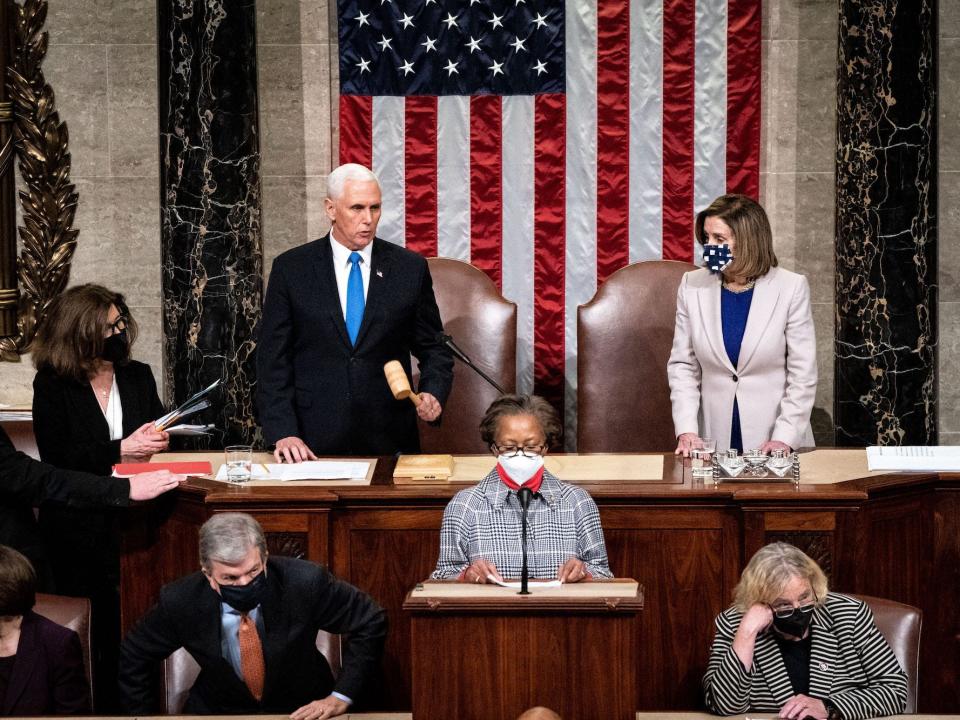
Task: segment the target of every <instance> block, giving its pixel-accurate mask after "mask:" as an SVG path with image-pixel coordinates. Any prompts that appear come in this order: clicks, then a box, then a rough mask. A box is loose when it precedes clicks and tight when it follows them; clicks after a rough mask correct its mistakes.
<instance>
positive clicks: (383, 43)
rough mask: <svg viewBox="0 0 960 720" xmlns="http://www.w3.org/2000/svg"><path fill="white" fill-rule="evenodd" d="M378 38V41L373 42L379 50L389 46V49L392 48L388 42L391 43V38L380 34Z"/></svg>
mask: <svg viewBox="0 0 960 720" xmlns="http://www.w3.org/2000/svg"><path fill="white" fill-rule="evenodd" d="M380 38H381V40H380V42H378V43H375V44H376V45H379V46H380V50H381V51H384V50H386V49H387V48H390V49H391V50H393V46H392V45H390V43H392V42H393V40H391V39H390V38H388V37H387V36H386V35H381V36H380Z"/></svg>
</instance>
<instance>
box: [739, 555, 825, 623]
mask: <svg viewBox="0 0 960 720" xmlns="http://www.w3.org/2000/svg"><path fill="white" fill-rule="evenodd" d="M797 577H798V578H801V579H803V580H806V581H808V582H809V583H810V587H812V588H813V592H814V594H816V596H817V604H818V605H822V604H823V603H824V601H825V600H826V599H827V576H826V575H824V574H823V570H821V569H820V566H819V565H817V563H816V562H815V561H814V560H813V558H811V557H810V556H809V555H807V554H806V553H805V552H803V551H802V550H800V549H799V548H796V547H794V546H793V545H790V544H789V543H784V542H775V543H770V544H769V545H765V546H764V547H762V548H760V549H759V550H757V553H756V555H754V556H753V557H752V558H750V562H748V563H747V566H746V567H745V568H744V569H743V574H742V575H741V576H740V582H739V583H737V587H736V588H734V590H733V604H734V606H735V607H736V608H737V609H738V610H740V611H741V612H746V611H747V610H748V609H749V608H750V606H751V605H755V604H756V603H762V604H764V605H770V604H772V603H773V601H774V600H776V599H777V598H778V597H780V593H781V592H783V589H784V588H785V587H786V586H787V584H788V583H789V582H790V581H791V580H792V579H793V578H797Z"/></svg>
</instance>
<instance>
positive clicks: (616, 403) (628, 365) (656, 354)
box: [577, 260, 696, 452]
mask: <svg viewBox="0 0 960 720" xmlns="http://www.w3.org/2000/svg"><path fill="white" fill-rule="evenodd" d="M695 269H696V266H694V265H691V264H690V263H684V262H677V261H673V260H650V261H647V262H638V263H634V264H633V265H628V266H627V267H625V268H621V269H620V270H617V272H615V273H613V275H611V276H610V277H609V278H607V281H606V282H605V283H604V284H603V285H601V286H600V288H599V289H598V290H597V292H596V294H595V295H594V296H593V299H591V300H590V302H588V303H587V304H586V305H581V306H580V307H579V308H577V358H578V359H577V451H578V452H668V451H670V450H673V449H675V448H676V446H677V439H676V437H675V436H674V434H673V419H672V414H671V411H670V385H669V384H668V382H667V360H668V359H669V357H670V348H671V346H672V345H673V328H674V322H675V320H676V315H677V288H678V287H679V285H680V279H681V278H682V277H683V275H684V273H686V272H689V271H691V270H695Z"/></svg>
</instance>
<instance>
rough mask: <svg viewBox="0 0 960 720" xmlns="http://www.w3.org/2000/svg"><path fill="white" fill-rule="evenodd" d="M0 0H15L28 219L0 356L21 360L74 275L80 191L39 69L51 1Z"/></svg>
mask: <svg viewBox="0 0 960 720" xmlns="http://www.w3.org/2000/svg"><path fill="white" fill-rule="evenodd" d="M0 2H10V5H11V6H12V7H11V10H12V14H13V20H14V22H13V29H14V37H15V44H14V50H13V56H12V57H11V58H10V66H9V67H8V69H7V73H8V75H7V89H8V91H9V96H10V99H11V100H12V102H13V114H14V134H13V137H14V140H15V145H16V150H17V160H18V167H19V169H20V176H21V177H22V178H23V182H24V184H25V185H26V188H25V189H24V190H21V191H20V192H19V193H18V194H19V196H20V203H21V206H22V208H23V225H21V226H20V227H19V228H18V230H19V233H20V240H21V241H22V243H23V249H22V250H21V252H20V259H19V263H18V269H17V272H18V276H19V282H20V291H21V292H20V303H19V307H18V322H17V328H18V334H17V335H16V336H14V337H6V338H0V360H12V361H17V360H19V359H20V353H22V352H25V351H26V350H28V349H29V346H30V343H31V341H32V340H33V337H34V334H35V333H36V329H37V325H38V324H39V323H40V321H41V320H42V319H43V318H44V316H45V315H46V312H47V308H48V307H49V305H50V302H51V301H52V300H53V299H54V298H55V297H56V296H57V295H59V294H60V293H61V292H62V291H63V289H64V287H66V284H67V280H68V279H69V277H70V260H71V259H72V258H73V251H74V249H75V248H76V245H77V230H75V229H73V218H74V215H75V213H76V210H77V193H76V191H75V188H74V186H73V185H72V184H71V183H70V153H69V151H68V143H67V140H68V135H67V125H66V123H64V122H61V121H60V116H59V115H58V114H57V111H56V109H55V107H54V98H53V88H51V87H50V86H49V85H48V84H47V82H46V80H45V79H44V76H43V71H42V70H41V69H40V65H41V63H42V62H43V59H44V57H46V54H47V41H48V36H47V33H46V32H45V31H43V25H44V23H45V22H46V19H47V0H24V2H23V4H22V5H21V4H20V3H17V2H14V0H0Z"/></svg>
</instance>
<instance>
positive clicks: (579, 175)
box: [564, 0, 597, 450]
mask: <svg viewBox="0 0 960 720" xmlns="http://www.w3.org/2000/svg"><path fill="white" fill-rule="evenodd" d="M565 3H566V5H565V8H566V24H567V27H566V35H567V47H566V65H567V149H566V152H567V171H566V180H565V182H566V193H567V207H566V230H567V236H566V253H565V263H566V283H565V298H566V300H565V308H564V312H565V316H564V340H565V343H564V345H565V356H566V357H565V363H564V377H565V380H566V382H565V383H564V386H565V396H564V408H565V415H566V417H565V418H564V420H565V422H564V427H565V428H566V430H565V435H564V437H565V443H564V445H565V448H566V449H568V450H572V449H573V448H574V447H575V446H576V438H577V306H578V305H582V304H583V303H585V302H587V301H588V300H589V299H590V298H591V297H593V293H594V292H595V291H596V287H597V93H596V86H597V9H596V6H595V5H594V4H593V3H585V2H582V0H565Z"/></svg>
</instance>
